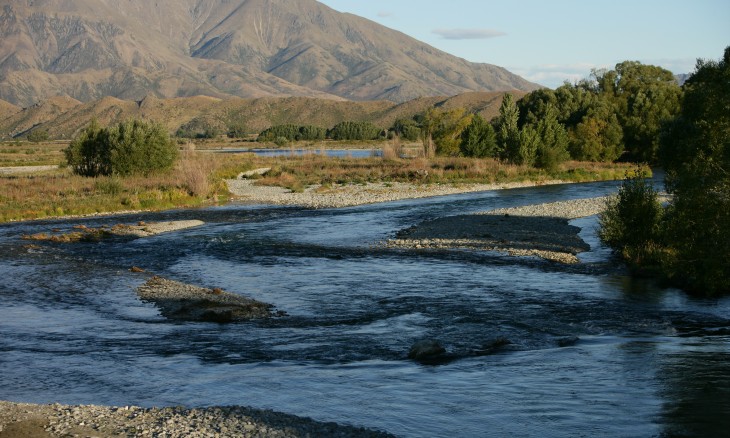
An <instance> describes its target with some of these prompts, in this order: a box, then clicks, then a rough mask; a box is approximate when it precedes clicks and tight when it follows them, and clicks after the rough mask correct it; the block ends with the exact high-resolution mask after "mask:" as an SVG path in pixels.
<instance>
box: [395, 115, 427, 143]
mask: <svg viewBox="0 0 730 438" xmlns="http://www.w3.org/2000/svg"><path fill="white" fill-rule="evenodd" d="M390 131H391V132H393V133H394V134H395V135H397V136H399V137H400V138H402V139H404V140H408V141H417V140H418V139H419V137H420V135H421V127H420V126H419V125H418V122H416V121H415V120H413V119H398V120H396V121H395V122H394V123H393V126H392V127H391V128H390Z"/></svg>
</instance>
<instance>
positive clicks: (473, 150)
mask: <svg viewBox="0 0 730 438" xmlns="http://www.w3.org/2000/svg"><path fill="white" fill-rule="evenodd" d="M460 149H461V153H462V154H463V155H464V156H466V157H476V158H486V157H496V156H497V135H496V133H495V132H494V128H493V127H492V125H491V124H490V123H489V122H487V121H486V120H484V118H483V117H482V116H480V115H479V114H475V115H474V117H472V119H471V123H470V124H469V126H467V127H466V129H464V131H463V132H462V134H461V144H460Z"/></svg>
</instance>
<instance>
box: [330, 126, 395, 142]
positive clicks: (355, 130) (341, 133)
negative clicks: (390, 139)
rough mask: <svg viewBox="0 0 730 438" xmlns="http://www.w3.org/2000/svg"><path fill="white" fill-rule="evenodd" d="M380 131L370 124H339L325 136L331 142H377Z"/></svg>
mask: <svg viewBox="0 0 730 438" xmlns="http://www.w3.org/2000/svg"><path fill="white" fill-rule="evenodd" d="M381 133H382V130H381V129H380V128H378V127H377V126H375V125H373V124H372V123H370V122H340V123H338V124H337V125H335V126H334V127H333V128H332V129H331V130H330V131H329V132H328V133H327V134H328V137H329V138H331V139H333V140H377V139H378V138H379V137H380V134H381Z"/></svg>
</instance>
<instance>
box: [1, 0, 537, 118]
mask: <svg viewBox="0 0 730 438" xmlns="http://www.w3.org/2000/svg"><path fill="white" fill-rule="evenodd" d="M0 41H2V44H0V99H3V100H5V101H7V102H9V103H11V104H14V105H18V106H22V107H29V106H31V105H33V104H35V103H37V102H39V101H45V100H47V99H49V98H50V97H54V96H63V95H65V96H71V97H72V98H74V99H77V100H79V101H81V102H90V101H94V100H98V99H101V98H102V97H105V96H113V97H116V98H118V99H123V100H130V101H139V100H142V99H143V98H145V97H146V96H148V95H151V96H155V97H160V98H171V97H190V96H197V95H205V96H211V97H217V98H230V97H234V96H237V97H246V98H256V97H273V96H306V97H321V98H329V99H335V100H342V99H347V100H357V101H366V100H367V101H371V100H389V101H393V102H405V101H408V100H412V99H414V98H417V97H421V96H435V95H438V96H451V95H457V94H461V93H465V92H469V91H505V90H524V91H529V90H534V89H537V88H539V86H538V85H537V84H533V83H531V82H528V81H526V80H524V79H523V78H521V77H519V76H517V75H514V74H512V73H510V72H508V71H507V70H505V69H504V68H501V67H497V66H494V65H490V64H478V63H471V62H468V61H465V60H464V59H461V58H457V57H455V56H452V55H449V54H447V53H445V52H442V51H440V50H437V49H435V48H433V47H431V46H429V45H426V44H424V43H422V42H419V41H417V40H415V39H413V38H411V37H409V36H407V35H404V34H402V33H400V32H397V31H395V30H392V29H389V28H386V27H384V26H381V25H379V24H377V23H374V22H372V21H369V20H366V19H364V18H361V17H358V16H355V15H352V14H344V13H340V12H337V11H335V10H333V9H330V8H329V7H327V6H325V5H323V4H321V3H318V2H317V1H315V0H295V1H294V0H155V1H148V0H124V1H119V0H73V1H72V0H0Z"/></svg>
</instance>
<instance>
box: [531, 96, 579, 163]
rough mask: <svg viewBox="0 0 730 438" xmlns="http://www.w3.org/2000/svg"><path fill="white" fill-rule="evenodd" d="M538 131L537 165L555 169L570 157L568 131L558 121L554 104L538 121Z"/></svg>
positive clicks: (548, 107) (549, 106)
mask: <svg viewBox="0 0 730 438" xmlns="http://www.w3.org/2000/svg"><path fill="white" fill-rule="evenodd" d="M523 129H524V128H523ZM536 131H537V141H538V145H537V151H536V156H535V165H536V166H537V167H539V168H541V169H546V170H548V171H554V170H556V169H557V168H558V166H559V165H560V164H562V163H563V162H564V161H566V160H567V159H568V158H569V154H568V132H567V131H566V130H565V127H564V126H563V125H561V124H560V122H558V118H557V111H556V110H555V107H554V106H552V105H548V106H547V108H546V109H545V116H544V117H543V118H542V119H540V121H539V122H538V123H537V128H536Z"/></svg>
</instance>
